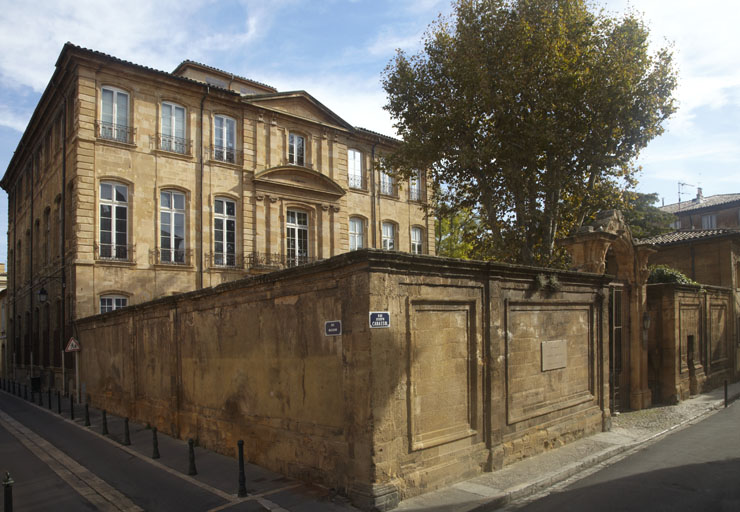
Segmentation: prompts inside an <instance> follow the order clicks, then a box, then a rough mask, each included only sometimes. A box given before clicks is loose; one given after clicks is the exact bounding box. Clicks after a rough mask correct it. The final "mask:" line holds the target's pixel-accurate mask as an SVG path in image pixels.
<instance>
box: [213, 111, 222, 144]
mask: <svg viewBox="0 0 740 512" xmlns="http://www.w3.org/2000/svg"><path fill="white" fill-rule="evenodd" d="M215 125H216V127H215V130H214V132H215V133H214V135H213V142H214V144H215V145H216V147H218V148H222V147H224V118H223V117H221V116H216V119H215Z"/></svg>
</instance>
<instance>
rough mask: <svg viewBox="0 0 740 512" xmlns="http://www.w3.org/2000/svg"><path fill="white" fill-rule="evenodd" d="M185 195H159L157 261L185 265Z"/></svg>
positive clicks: (175, 193)
mask: <svg viewBox="0 0 740 512" xmlns="http://www.w3.org/2000/svg"><path fill="white" fill-rule="evenodd" d="M185 232H186V230H185V194H183V193H182V192H179V191H177V190H163V191H161V192H160V193H159V244H160V246H159V261H160V262H161V263H179V264H185V247H186V246H185Z"/></svg>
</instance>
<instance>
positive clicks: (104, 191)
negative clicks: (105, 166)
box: [100, 183, 113, 200]
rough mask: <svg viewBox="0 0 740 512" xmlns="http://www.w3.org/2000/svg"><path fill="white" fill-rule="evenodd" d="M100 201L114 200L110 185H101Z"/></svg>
mask: <svg viewBox="0 0 740 512" xmlns="http://www.w3.org/2000/svg"><path fill="white" fill-rule="evenodd" d="M100 199H108V200H110V199H113V187H112V186H111V185H109V184H108V183H101V184H100Z"/></svg>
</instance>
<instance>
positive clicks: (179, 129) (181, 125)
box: [175, 107, 185, 139]
mask: <svg viewBox="0 0 740 512" xmlns="http://www.w3.org/2000/svg"><path fill="white" fill-rule="evenodd" d="M175 137H180V138H181V139H184V138H185V109H184V108H183V107H175Z"/></svg>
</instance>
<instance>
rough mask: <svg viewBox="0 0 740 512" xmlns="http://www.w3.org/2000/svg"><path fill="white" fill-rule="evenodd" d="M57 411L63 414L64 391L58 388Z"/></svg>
mask: <svg viewBox="0 0 740 512" xmlns="http://www.w3.org/2000/svg"><path fill="white" fill-rule="evenodd" d="M57 412H58V413H59V414H62V392H61V391H59V390H57Z"/></svg>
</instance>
